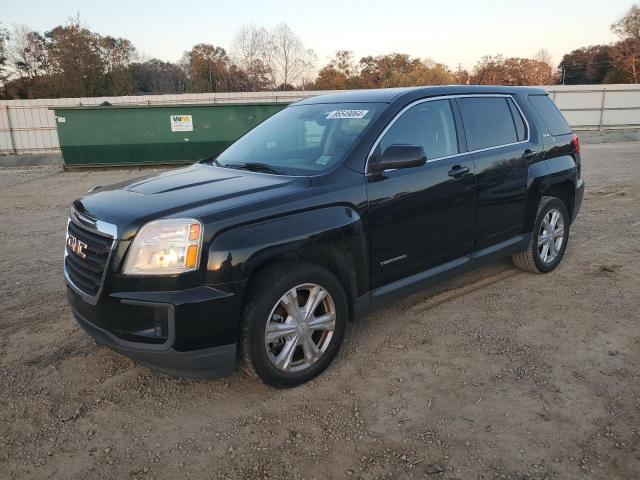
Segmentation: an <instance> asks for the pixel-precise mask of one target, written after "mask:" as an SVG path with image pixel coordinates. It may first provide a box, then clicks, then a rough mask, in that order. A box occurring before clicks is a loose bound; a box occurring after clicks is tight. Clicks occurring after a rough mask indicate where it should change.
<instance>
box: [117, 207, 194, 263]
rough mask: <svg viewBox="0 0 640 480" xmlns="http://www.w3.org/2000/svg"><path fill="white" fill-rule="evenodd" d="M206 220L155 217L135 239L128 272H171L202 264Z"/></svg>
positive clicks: (128, 257) (128, 259) (129, 255)
mask: <svg viewBox="0 0 640 480" xmlns="http://www.w3.org/2000/svg"><path fill="white" fill-rule="evenodd" d="M201 246H202V224H201V223H200V222H199V221H198V220H195V219H193V218H180V219H167V220H155V221H153V222H149V223H147V224H146V225H145V226H144V227H142V228H141V229H140V231H139V232H138V234H137V235H136V237H135V238H134V240H133V244H132V245H131V249H130V250H129V254H128V255H127V261H126V263H125V265H124V271H123V273H124V274H125V275H171V274H175V273H184V272H189V271H192V270H196V269H197V268H198V261H199V259H200V248H201Z"/></svg>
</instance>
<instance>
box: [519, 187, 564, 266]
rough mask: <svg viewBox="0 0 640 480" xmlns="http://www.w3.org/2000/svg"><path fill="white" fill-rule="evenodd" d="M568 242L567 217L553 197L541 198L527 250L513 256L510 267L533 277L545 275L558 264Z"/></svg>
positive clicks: (559, 203) (562, 205) (562, 206)
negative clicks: (512, 264)
mask: <svg viewBox="0 0 640 480" xmlns="http://www.w3.org/2000/svg"><path fill="white" fill-rule="evenodd" d="M568 239H569V213H568V212H567V207H566V206H565V204H564V203H563V202H562V200H560V199H559V198H556V197H542V198H541V199H540V205H539V206H538V214H537V216H536V221H535V224H534V227H533V232H532V234H531V242H530V243H529V248H528V249H527V250H526V251H524V252H521V253H517V254H515V255H513V257H512V258H513V263H514V264H515V265H516V266H517V267H518V268H520V269H522V270H525V271H527V272H533V273H548V272H550V271H552V270H553V269H554V268H556V267H557V266H558V265H559V264H560V262H561V261H562V257H563V256H564V252H565V250H566V248H567V241H568Z"/></svg>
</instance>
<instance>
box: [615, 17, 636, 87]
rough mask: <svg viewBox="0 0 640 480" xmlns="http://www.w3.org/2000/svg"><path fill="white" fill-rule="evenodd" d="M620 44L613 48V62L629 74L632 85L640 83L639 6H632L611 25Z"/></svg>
mask: <svg viewBox="0 0 640 480" xmlns="http://www.w3.org/2000/svg"><path fill="white" fill-rule="evenodd" d="M611 30H612V31H613V33H615V34H616V35H617V36H618V38H620V42H618V43H617V44H616V45H615V47H614V60H615V62H616V63H617V64H618V66H619V67H620V68H621V69H623V70H624V71H625V72H627V73H628V74H629V76H630V77H631V81H632V82H633V83H639V82H640V5H632V6H631V8H630V9H629V10H628V11H627V13H626V14H625V15H624V16H623V17H622V18H620V20H618V21H617V22H616V23H614V24H613V25H611Z"/></svg>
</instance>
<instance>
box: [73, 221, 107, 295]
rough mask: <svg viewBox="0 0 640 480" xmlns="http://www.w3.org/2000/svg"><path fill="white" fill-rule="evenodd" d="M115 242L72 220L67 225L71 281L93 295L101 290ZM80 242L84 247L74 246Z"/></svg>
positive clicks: (78, 287)
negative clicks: (76, 247)
mask: <svg viewBox="0 0 640 480" xmlns="http://www.w3.org/2000/svg"><path fill="white" fill-rule="evenodd" d="M70 239H71V240H72V241H71V242H70ZM73 239H75V241H74V240H73ZM113 242H114V240H113V238H109V237H107V236H105V235H101V234H99V233H96V232H93V231H91V230H87V229H86V228H83V227H80V226H78V225H77V224H75V223H74V222H72V221H69V224H68V225H67V244H66V246H65V249H66V255H65V258H64V266H65V270H66V273H67V276H68V279H69V280H70V281H71V283H73V285H74V286H75V287H76V288H77V289H79V290H80V291H82V292H84V293H85V294H87V295H89V296H91V297H95V296H97V295H98V293H99V292H100V288H101V287H102V281H103V280H104V273H105V270H106V268H107V263H108V261H109V255H110V253H111V247H112V246H113ZM70 243H71V246H70ZM80 243H81V244H82V245H83V247H82V249H74V248H72V245H74V244H75V245H78V244H80Z"/></svg>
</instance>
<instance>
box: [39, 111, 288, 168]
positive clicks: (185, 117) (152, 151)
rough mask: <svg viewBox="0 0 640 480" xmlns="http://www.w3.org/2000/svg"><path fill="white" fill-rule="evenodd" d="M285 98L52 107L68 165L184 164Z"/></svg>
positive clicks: (220, 145)
mask: <svg viewBox="0 0 640 480" xmlns="http://www.w3.org/2000/svg"><path fill="white" fill-rule="evenodd" d="M286 105H287V104H284V103H244V104H207V105H148V106H147V105H113V106H95V107H93V106H92V107H55V108H52V110H54V111H55V115H56V124H57V127H58V138H59V140H60V149H61V150H62V156H63V158H64V163H65V165H67V166H71V167H82V166H121V165H147V164H168V163H182V162H184V163H188V162H194V161H196V160H200V159H203V158H207V157H210V156H212V155H216V154H218V153H220V152H221V151H223V150H224V149H225V148H227V147H228V146H229V145H230V144H231V143H233V142H234V141H235V140H237V139H238V138H240V137H241V136H242V135H243V134H244V133H246V132H247V131H249V130H250V129H251V128H253V127H254V126H256V125H257V124H259V123H260V122H262V121H263V120H265V119H267V118H268V117H270V116H271V115H273V114H274V113H276V112H279V111H280V110H282V109H283V108H284V107H286Z"/></svg>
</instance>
